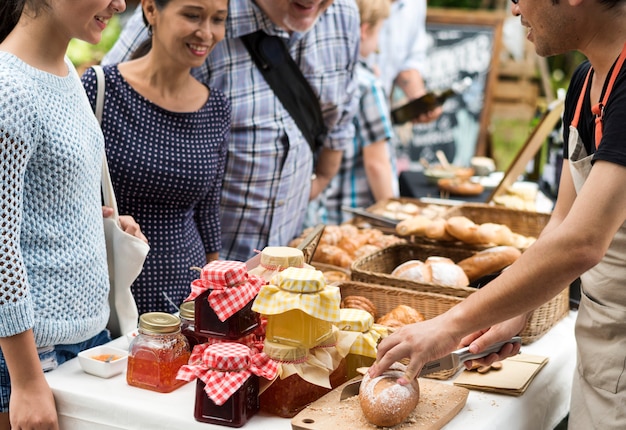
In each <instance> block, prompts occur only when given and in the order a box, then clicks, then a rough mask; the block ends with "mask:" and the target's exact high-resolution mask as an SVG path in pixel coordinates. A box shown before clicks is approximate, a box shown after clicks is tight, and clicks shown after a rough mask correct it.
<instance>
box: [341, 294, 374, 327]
mask: <svg viewBox="0 0 626 430" xmlns="http://www.w3.org/2000/svg"><path fill="white" fill-rule="evenodd" d="M339 307H340V308H349V309H361V310H364V311H366V312H369V313H370V315H372V317H374V321H376V317H377V316H378V310H377V309H376V305H374V303H372V301H371V300H370V299H368V298H367V297H363V296H346V297H344V298H343V299H342V300H341V303H340V304H339Z"/></svg>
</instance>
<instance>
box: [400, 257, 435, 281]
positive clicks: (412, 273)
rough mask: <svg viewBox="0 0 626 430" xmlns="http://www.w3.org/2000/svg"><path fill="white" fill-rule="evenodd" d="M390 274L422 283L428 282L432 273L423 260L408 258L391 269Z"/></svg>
mask: <svg viewBox="0 0 626 430" xmlns="http://www.w3.org/2000/svg"><path fill="white" fill-rule="evenodd" d="M391 276H395V277H398V278H402V279H408V280H409V281H415V282H420V283H423V284H430V282H431V281H432V275H431V272H430V267H429V266H426V264H424V262H423V261H420V260H409V261H405V262H404V263H402V264H400V265H399V266H398V267H396V268H395V269H393V271H392V272H391Z"/></svg>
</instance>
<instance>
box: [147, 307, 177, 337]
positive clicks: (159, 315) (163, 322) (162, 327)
mask: <svg viewBox="0 0 626 430" xmlns="http://www.w3.org/2000/svg"><path fill="white" fill-rule="evenodd" d="M139 328H140V329H143V330H146V331H149V332H152V333H157V334H164V333H175V332H176V331H178V330H179V329H180V318H178V317H177V316H176V315H172V314H168V313H165V312H148V313H145V314H142V315H141V316H140V317H139Z"/></svg>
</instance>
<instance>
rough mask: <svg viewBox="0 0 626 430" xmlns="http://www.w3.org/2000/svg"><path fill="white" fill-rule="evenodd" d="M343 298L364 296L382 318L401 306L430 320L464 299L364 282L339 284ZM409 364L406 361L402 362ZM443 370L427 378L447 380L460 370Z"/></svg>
mask: <svg viewBox="0 0 626 430" xmlns="http://www.w3.org/2000/svg"><path fill="white" fill-rule="evenodd" d="M337 286H338V287H339V291H340V292H341V297H342V298H343V297H347V296H363V297H365V298H367V299H369V300H370V301H371V302H372V303H374V305H375V306H376V310H377V312H378V315H379V316H382V315H384V314H386V313H388V312H390V311H392V310H393V309H394V308H396V307H397V306H399V305H407V306H411V307H412V308H415V309H416V310H418V311H419V312H421V313H422V315H424V318H426V319H430V318H434V317H436V316H437V315H440V314H442V313H444V312H446V311H447V310H448V309H450V308H452V307H453V306H454V305H456V304H458V303H460V302H461V301H462V300H463V299H462V298H460V297H452V296H445V295H441V294H432V293H424V292H421V291H413V290H407V289H403V288H396V287H388V286H384V285H375V284H366V283H362V282H353V281H348V282H341V283H338V284H337ZM401 362H403V363H404V364H407V362H406V360H402V361H401ZM460 367H461V366H459V367H458V368H456V369H451V370H443V371H440V372H435V373H431V374H429V375H427V376H426V377H427V378H431V379H440V380H445V379H449V378H450V377H451V376H453V375H454V374H456V372H457V371H458V370H459V369H460Z"/></svg>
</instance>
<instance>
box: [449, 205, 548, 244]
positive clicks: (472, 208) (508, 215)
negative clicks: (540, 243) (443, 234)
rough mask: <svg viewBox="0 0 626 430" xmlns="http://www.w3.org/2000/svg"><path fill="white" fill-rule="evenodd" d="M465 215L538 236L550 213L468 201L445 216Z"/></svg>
mask: <svg viewBox="0 0 626 430" xmlns="http://www.w3.org/2000/svg"><path fill="white" fill-rule="evenodd" d="M452 216H465V217H467V218H469V219H471V220H472V221H474V222H475V223H476V224H483V223H486V222H491V223H495V224H503V225H506V226H507V227H509V228H510V229H511V231H513V232H514V233H519V234H523V235H524V236H532V237H538V236H539V234H540V233H541V231H542V230H543V228H544V227H545V226H546V224H547V223H548V220H549V219H550V215H549V214H546V213H541V212H532V211H523V210H517V209H511V208H506V207H502V206H493V205H488V204H484V203H466V204H463V205H460V206H455V207H452V208H450V209H449V210H448V211H447V212H446V214H445V218H450V217H452Z"/></svg>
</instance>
